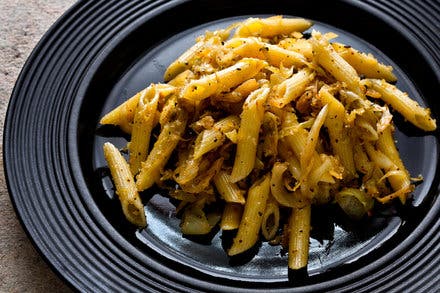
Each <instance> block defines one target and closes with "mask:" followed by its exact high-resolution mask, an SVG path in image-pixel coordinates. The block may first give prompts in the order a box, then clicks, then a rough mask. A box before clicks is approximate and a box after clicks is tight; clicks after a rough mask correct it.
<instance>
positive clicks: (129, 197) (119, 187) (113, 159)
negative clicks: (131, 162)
mask: <svg viewBox="0 0 440 293" xmlns="http://www.w3.org/2000/svg"><path fill="white" fill-rule="evenodd" d="M104 156H105V159H106V161H107V163H108V167H109V169H110V173H111V175H112V179H113V182H114V184H115V187H116V194H117V195H118V198H119V201H120V202H121V206H122V211H123V212H124V215H125V217H126V218H127V220H129V221H130V222H131V223H133V224H135V225H136V226H138V227H145V225H146V224H147V222H146V217H145V213H144V205H143V204H142V201H141V198H140V196H139V194H138V192H137V189H136V184H135V183H134V178H133V175H132V174H131V172H130V167H129V166H128V164H127V162H126V161H125V159H124V157H123V156H122V155H121V153H120V152H119V150H118V149H117V148H116V147H115V146H114V145H113V144H111V143H110V142H106V143H105V144H104Z"/></svg>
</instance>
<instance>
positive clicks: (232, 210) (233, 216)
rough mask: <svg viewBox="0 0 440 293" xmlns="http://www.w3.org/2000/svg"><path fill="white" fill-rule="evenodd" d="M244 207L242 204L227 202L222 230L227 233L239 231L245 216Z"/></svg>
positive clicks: (222, 220) (221, 223)
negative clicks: (242, 218)
mask: <svg viewBox="0 0 440 293" xmlns="http://www.w3.org/2000/svg"><path fill="white" fill-rule="evenodd" d="M243 207H244V206H243V205H242V204H237V203H232V202H227V203H226V204H225V208H224V209H223V214H222V219H221V222H220V229H222V230H226V231H227V230H235V229H238V227H239V226H240V221H241V216H242V214H243V209H244V208H243Z"/></svg>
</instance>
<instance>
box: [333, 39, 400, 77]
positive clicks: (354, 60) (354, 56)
mask: <svg viewBox="0 0 440 293" xmlns="http://www.w3.org/2000/svg"><path fill="white" fill-rule="evenodd" d="M332 46H333V48H334V49H335V50H336V52H338V54H339V55H340V56H341V57H342V58H344V60H345V61H347V62H348V63H349V64H350V65H351V66H352V67H353V68H354V69H355V70H356V71H357V73H358V74H359V75H363V76H365V77H367V78H378V79H385V80H386V81H389V82H395V81H396V80H397V78H396V76H395V75H394V73H393V67H391V66H387V65H384V64H382V63H379V61H377V59H376V58H374V56H373V55H371V54H365V53H362V52H359V51H358V50H356V49H354V48H352V47H350V46H346V45H343V44H340V43H333V44H332Z"/></svg>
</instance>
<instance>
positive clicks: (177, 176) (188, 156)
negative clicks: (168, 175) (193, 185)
mask: <svg viewBox="0 0 440 293" xmlns="http://www.w3.org/2000/svg"><path fill="white" fill-rule="evenodd" d="M179 154H182V155H181V157H180V158H179V161H178V163H177V166H176V169H175V170H174V176H173V178H174V180H175V181H176V182H177V183H178V184H180V185H185V184H188V183H189V182H190V181H192V180H194V179H195V178H196V177H197V174H198V173H199V166H200V164H201V160H202V158H201V157H198V158H195V157H194V148H193V147H191V148H190V150H189V151H188V152H180V153H179Z"/></svg>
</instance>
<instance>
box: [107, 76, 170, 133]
mask: <svg viewBox="0 0 440 293" xmlns="http://www.w3.org/2000/svg"><path fill="white" fill-rule="evenodd" d="M155 87H156V90H157V91H159V94H160V98H161V99H163V98H165V97H167V96H169V95H171V94H173V93H174V92H175V91H176V88H175V87H174V86H170V85H167V84H157V85H155ZM141 92H142V91H141ZM141 92H139V93H137V94H136V95H134V96H132V97H131V98H130V99H128V100H127V101H125V102H124V103H122V104H121V105H119V106H118V107H116V108H115V109H113V110H112V111H110V112H109V113H107V114H106V115H104V117H102V118H101V120H100V121H99V123H100V124H102V125H108V124H110V125H116V126H119V127H120V128H121V129H122V130H123V131H124V132H126V133H129V134H131V130H132V124H133V119H134V116H135V113H136V108H137V106H138V103H139V99H140V97H141Z"/></svg>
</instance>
